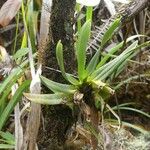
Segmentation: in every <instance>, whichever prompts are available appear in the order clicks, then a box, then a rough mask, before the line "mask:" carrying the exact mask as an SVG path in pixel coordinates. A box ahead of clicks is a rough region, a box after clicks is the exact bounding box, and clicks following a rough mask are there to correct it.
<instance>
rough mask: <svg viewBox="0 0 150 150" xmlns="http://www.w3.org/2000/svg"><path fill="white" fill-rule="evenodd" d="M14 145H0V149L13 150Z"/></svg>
mask: <svg viewBox="0 0 150 150" xmlns="http://www.w3.org/2000/svg"><path fill="white" fill-rule="evenodd" d="M14 148H15V146H14V145H9V144H0V149H7V150H8V149H14Z"/></svg>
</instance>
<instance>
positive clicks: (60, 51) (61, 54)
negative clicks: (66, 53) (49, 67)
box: [56, 40, 68, 80]
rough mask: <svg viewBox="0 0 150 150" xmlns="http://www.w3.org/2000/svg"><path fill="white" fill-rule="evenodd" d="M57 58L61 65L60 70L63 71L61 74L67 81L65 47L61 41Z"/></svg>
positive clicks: (58, 44)
mask: <svg viewBox="0 0 150 150" xmlns="http://www.w3.org/2000/svg"><path fill="white" fill-rule="evenodd" d="M56 57H57V62H58V65H59V68H60V70H61V73H62V75H63V77H64V78H65V79H66V80H68V79H67V76H66V72H65V67H64V58H63V45H62V43H61V40H59V41H58V43H57V46H56Z"/></svg>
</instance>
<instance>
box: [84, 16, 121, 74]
mask: <svg viewBox="0 0 150 150" xmlns="http://www.w3.org/2000/svg"><path fill="white" fill-rule="evenodd" d="M119 23H120V19H116V20H115V21H114V22H113V23H112V25H111V26H110V27H109V28H108V30H107V31H106V33H104V36H103V38H102V42H101V46H100V48H99V49H98V51H97V52H96V53H95V54H94V56H93V57H92V59H91V60H90V62H89V64H88V66H87V68H86V70H87V72H88V74H91V73H92V72H93V71H94V70H95V68H96V66H97V63H98V61H99V57H100V51H101V50H102V48H103V46H104V45H105V44H106V43H107V42H108V41H109V40H110V39H111V38H112V36H113V34H114V32H115V30H116V28H117V27H118V26H119Z"/></svg>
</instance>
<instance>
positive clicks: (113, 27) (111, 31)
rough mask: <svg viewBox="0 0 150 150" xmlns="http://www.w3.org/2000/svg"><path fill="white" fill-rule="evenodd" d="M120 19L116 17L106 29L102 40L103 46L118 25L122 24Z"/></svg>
mask: <svg viewBox="0 0 150 150" xmlns="http://www.w3.org/2000/svg"><path fill="white" fill-rule="evenodd" d="M120 19H121V18H118V19H116V20H115V21H114V22H113V23H112V24H111V25H110V27H109V28H108V30H107V31H106V33H105V34H104V36H103V38H102V42H101V47H103V46H104V45H105V44H106V43H107V42H108V41H109V40H110V39H111V38H112V36H113V34H114V32H115V30H116V29H117V27H118V26H119V24H120Z"/></svg>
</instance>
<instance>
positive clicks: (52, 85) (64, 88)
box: [40, 76, 75, 94]
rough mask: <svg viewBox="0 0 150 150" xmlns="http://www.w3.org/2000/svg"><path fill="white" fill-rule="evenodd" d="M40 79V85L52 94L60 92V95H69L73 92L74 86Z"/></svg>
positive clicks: (42, 77)
mask: <svg viewBox="0 0 150 150" xmlns="http://www.w3.org/2000/svg"><path fill="white" fill-rule="evenodd" d="M40 78H41V81H42V83H43V84H44V85H45V86H46V87H48V88H49V89H50V90H52V91H53V92H54V93H56V92H62V93H66V94H70V93H74V92H75V86H73V85H68V84H61V83H57V82H54V81H52V80H49V79H47V78H45V77H44V76H40Z"/></svg>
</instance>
